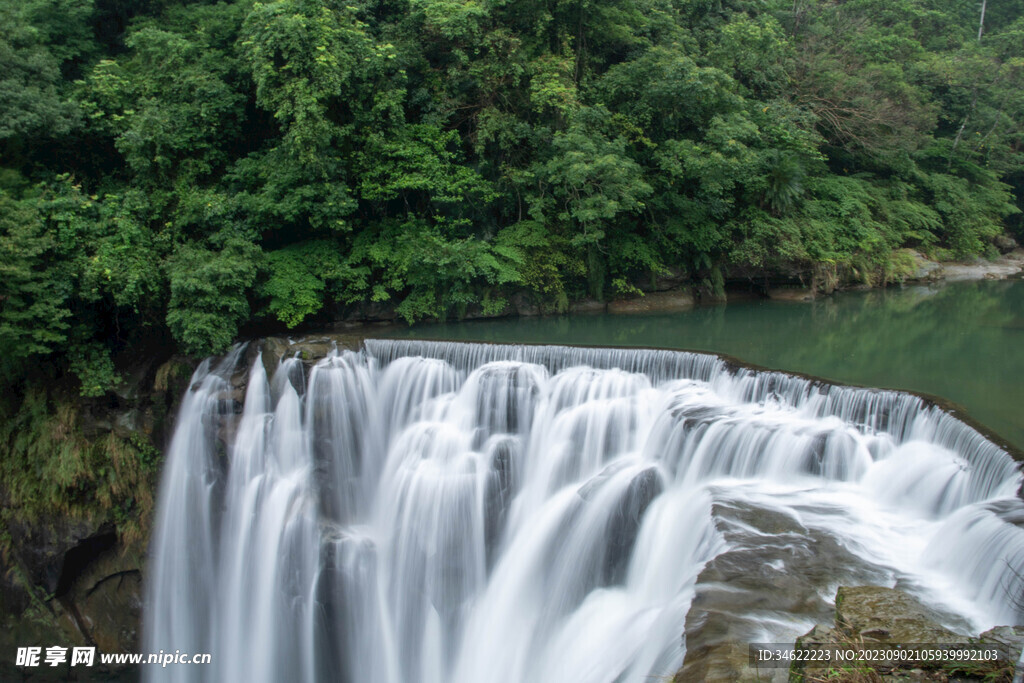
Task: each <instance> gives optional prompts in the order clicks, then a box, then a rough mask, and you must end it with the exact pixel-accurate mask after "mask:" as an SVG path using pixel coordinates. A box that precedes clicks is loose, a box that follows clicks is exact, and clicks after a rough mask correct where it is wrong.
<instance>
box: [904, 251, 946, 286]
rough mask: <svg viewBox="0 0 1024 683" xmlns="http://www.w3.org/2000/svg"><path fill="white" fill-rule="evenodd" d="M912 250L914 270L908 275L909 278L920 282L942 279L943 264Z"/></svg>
mask: <svg viewBox="0 0 1024 683" xmlns="http://www.w3.org/2000/svg"><path fill="white" fill-rule="evenodd" d="M908 251H910V256H911V258H913V260H914V270H913V272H912V273H911V274H910V275H909V276H908V277H907V279H908V280H915V281H920V282H935V281H937V280H941V279H942V277H943V269H942V264H940V263H936V262H935V261H932V260H930V259H928V258H926V257H925V256H924V255H923V254H921V253H919V252H916V251H912V250H908Z"/></svg>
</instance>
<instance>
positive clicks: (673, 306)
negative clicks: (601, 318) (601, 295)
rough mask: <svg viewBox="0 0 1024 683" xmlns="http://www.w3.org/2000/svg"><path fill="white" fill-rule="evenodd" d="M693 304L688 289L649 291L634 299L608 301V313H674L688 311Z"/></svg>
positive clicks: (691, 295)
mask: <svg viewBox="0 0 1024 683" xmlns="http://www.w3.org/2000/svg"><path fill="white" fill-rule="evenodd" d="M693 306H694V298H693V294H691V293H690V292H688V291H679V290H677V291H671V292H651V293H650V294H645V295H644V296H642V297H637V298H636V299H619V300H616V301H609V302H608V312H609V313H675V312H678V311H688V310H690V309H691V308H693Z"/></svg>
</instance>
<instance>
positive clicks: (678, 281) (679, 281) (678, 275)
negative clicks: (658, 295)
mask: <svg viewBox="0 0 1024 683" xmlns="http://www.w3.org/2000/svg"><path fill="white" fill-rule="evenodd" d="M689 279H690V274H689V273H687V272H686V271H685V270H683V269H682V268H669V269H667V270H666V271H665V272H664V273H659V274H657V275H655V276H654V283H653V287H652V289H653V290H654V291H655V292H665V291H669V290H672V289H679V288H680V286H682V285H683V284H685V283H686V282H687V281H688V280H689Z"/></svg>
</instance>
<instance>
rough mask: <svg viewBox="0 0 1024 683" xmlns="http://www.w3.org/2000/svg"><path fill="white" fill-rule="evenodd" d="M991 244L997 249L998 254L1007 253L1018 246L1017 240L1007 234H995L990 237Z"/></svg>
mask: <svg viewBox="0 0 1024 683" xmlns="http://www.w3.org/2000/svg"><path fill="white" fill-rule="evenodd" d="M992 244H993V245H994V246H995V248H996V249H998V250H999V253H1000V254H1009V253H1010V252H1011V251H1013V250H1014V249H1016V248H1017V247H1018V246H1020V245H1018V244H1017V240H1015V239H1013V238H1012V237H1010V236H1009V235H1006V234H1003V235H996V236H995V237H993V238H992Z"/></svg>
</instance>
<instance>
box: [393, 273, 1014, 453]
mask: <svg viewBox="0 0 1024 683" xmlns="http://www.w3.org/2000/svg"><path fill="white" fill-rule="evenodd" d="M392 336H404V337H415V338H420V339H453V340H465V341H490V342H517V343H551V344H579V345H584V346H656V347H664V348H675V349H689V350H698V351H712V352H717V353H724V354H728V355H731V356H736V357H737V358H740V359H742V360H744V361H747V362H749V363H753V364H755V365H762V366H765V367H769V368H775V369H779V370H789V371H794V372H802V373H808V374H811V375H818V376H820V377H825V378H828V379H831V380H835V381H837V382H845V383H850V384H860V385H865V386H874V387H887V388H893V389H911V390H914V391H920V392H925V393H929V394H935V395H937V396H941V397H944V398H946V399H948V400H950V401H953V402H954V403H957V404H959V405H960V406H963V407H964V408H965V409H966V410H967V412H968V413H969V415H970V416H971V417H973V418H974V419H975V420H977V421H979V422H981V423H982V424H983V425H985V426H987V427H988V428H990V429H991V430H993V431H994V432H996V433H997V434H998V435H1000V436H1002V437H1003V438H1005V439H1006V440H1008V441H1010V442H1012V443H1013V444H1015V445H1016V446H1017V447H1018V448H1021V449H1024V281H1020V280H1009V281H979V282H958V283H950V284H946V285H937V286H920V287H907V288H904V289H888V290H884V291H880V290H875V291H870V292H849V293H843V294H837V295H835V296H832V297H827V298H824V299H821V300H819V301H816V302H814V303H793V302H783V301H748V302H741V303H734V304H729V305H727V306H714V307H706V308H698V309H696V310H693V311H689V312H686V313H671V314H653V315H578V316H560V317H546V318H518V319H515V318H509V319H502V320H486V321H471V322H464V323H447V324H437V325H417V326H415V327H412V328H409V329H408V330H402V331H399V332H397V333H395V334H393V335H392Z"/></svg>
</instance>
